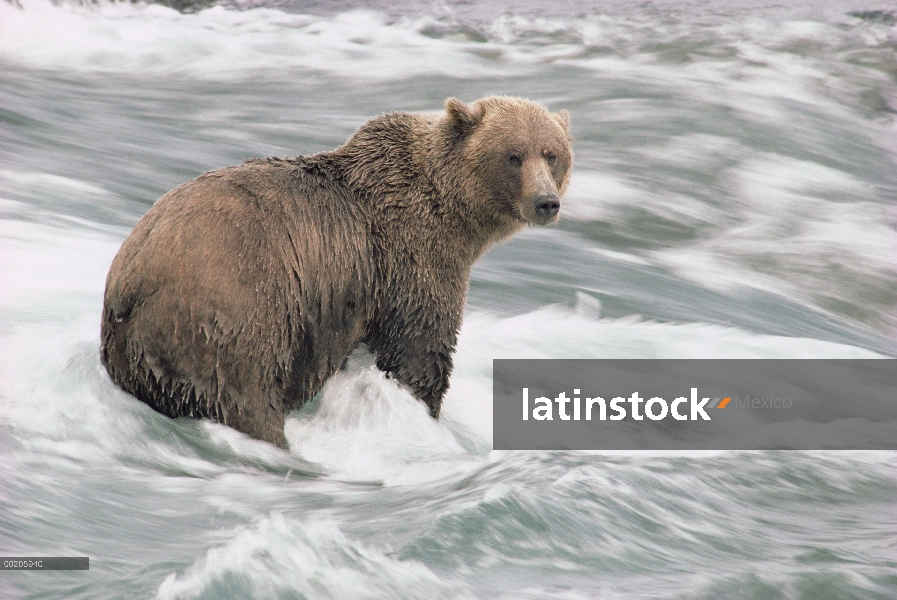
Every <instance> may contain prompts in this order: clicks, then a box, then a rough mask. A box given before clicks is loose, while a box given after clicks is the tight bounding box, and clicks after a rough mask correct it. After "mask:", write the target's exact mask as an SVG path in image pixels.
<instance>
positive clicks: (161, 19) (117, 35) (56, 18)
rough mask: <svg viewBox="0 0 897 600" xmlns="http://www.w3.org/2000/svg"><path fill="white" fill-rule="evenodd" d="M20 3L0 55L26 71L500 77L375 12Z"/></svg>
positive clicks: (448, 44)
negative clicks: (332, 14)
mask: <svg viewBox="0 0 897 600" xmlns="http://www.w3.org/2000/svg"><path fill="white" fill-rule="evenodd" d="M22 5H23V6H24V10H18V9H16V8H15V7H14V6H12V5H11V4H9V3H6V2H4V3H3V4H0V58H2V59H3V60H5V61H8V62H9V63H11V64H14V65H20V66H26V67H30V68H38V69H54V70H55V69H64V70H71V71H81V72H114V73H141V74H146V73H155V74H165V75H168V76H170V75H182V76H190V77H194V78H200V79H210V80H231V79H246V78H248V79H266V78H282V77H284V76H286V75H287V74H291V73H292V74H293V75H295V74H300V73H310V74H316V73H317V74H321V73H324V74H332V75H337V76H352V77H357V78H362V79H406V78H409V77H414V76H416V75H434V74H441V75H443V76H447V77H462V76H474V75H489V74H493V75H497V74H499V73H500V72H501V71H500V70H499V69H498V68H497V66H496V65H490V64H489V63H488V62H487V61H485V60H483V59H481V58H479V57H477V56H476V55H474V54H470V53H468V52H467V50H468V46H469V44H465V43H461V42H455V41H443V40H439V39H433V38H431V37H427V36H425V35H422V34H421V33H420V30H421V29H422V28H423V27H424V25H425V24H426V20H424V21H415V20H408V19H400V20H399V21H397V22H393V23H388V22H387V20H386V16H385V15H384V14H382V13H377V12H372V11H366V10H357V11H350V12H346V13H342V14H339V15H337V16H335V17H333V18H323V17H316V16H310V15H296V14H287V13H284V12H281V11H278V10H273V9H268V8H255V9H252V10H248V11H235V10H227V9H225V8H223V7H214V8H210V9H208V10H204V11H201V12H199V13H194V14H182V13H179V12H177V11H176V10H173V9H171V8H167V7H164V6H161V5H158V4H150V5H145V4H132V3H122V2H119V3H107V2H99V3H97V4H88V5H76V4H67V3H64V4H61V5H58V6H57V5H53V4H50V3H49V2H47V1H45V0H23V2H22Z"/></svg>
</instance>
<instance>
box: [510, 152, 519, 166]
mask: <svg viewBox="0 0 897 600" xmlns="http://www.w3.org/2000/svg"><path fill="white" fill-rule="evenodd" d="M508 162H510V163H511V164H512V165H514V166H515V167H519V166H520V165H522V164H523V161H522V160H520V156H518V155H517V154H512V155H511V156H509V157H508Z"/></svg>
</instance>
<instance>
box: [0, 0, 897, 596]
mask: <svg viewBox="0 0 897 600" xmlns="http://www.w3.org/2000/svg"><path fill="white" fill-rule="evenodd" d="M394 4H398V3H396V2H394V1H387V0H380V1H378V2H374V3H369V4H364V5H362V3H360V2H357V1H355V0H343V1H339V2H323V1H317V2H308V3H306V2H302V1H299V0H271V1H259V2H255V3H253V2H243V1H236V2H227V3H224V4H219V5H214V6H213V4H212V3H206V4H197V3H187V2H185V3H175V4H174V6H175V8H179V9H180V11H178V10H175V9H173V8H171V7H169V6H167V5H164V6H163V5H159V4H152V5H144V4H128V3H115V4H113V3H106V2H102V3H97V4H84V5H80V4H77V3H74V2H59V3H56V4H51V3H50V2H48V1H45V0H18V2H14V3H10V2H9V1H8V0H2V1H0V459H2V460H0V554H3V555H5V556H16V555H17V556H89V557H90V564H91V567H90V570H89V571H56V572H50V571H45V572H24V571H0V596H2V597H4V598H19V597H22V598H66V599H68V598H83V599H91V600H93V599H99V598H110V599H111V598H145V597H156V598H210V599H211V598H242V597H246V598H250V597H251V598H310V599H311V598H389V599H392V598H421V599H433V598H489V599H512V598H513V599H516V598H563V599H579V598H614V599H617V598H621V599H628V598H670V599H673V598H676V599H681V598H706V599H717V598H733V599H734V598H739V599H740V598H750V599H760V598H764V599H766V598H768V599H779V598H782V599H784V598H800V599H806V600H811V599H813V600H816V599H826V598H831V599H838V600H842V599H849V598H864V599H868V598H881V599H885V598H891V599H893V598H895V597H897V553H895V548H897V458H895V454H894V453H889V452H863V453H859V452H831V451H830V452H773V451H769V452H750V453H748V452H703V453H702V452H680V453H663V452H654V453H638V452H634V453H594V452H593V453H585V452H498V451H493V450H492V449H491V448H492V422H491V419H492V408H491V361H492V359H493V358H514V357H520V358H547V357H554V358H682V357H690V358H718V357H730V358H817V357H818V358H822V357H826V358H854V357H857V358H860V357H876V356H886V357H894V356H897V341H895V339H897V164H895V162H897V118H895V115H897V5H895V4H894V3H893V2H890V3H888V2H885V3H884V4H882V3H881V2H880V1H878V0H866V1H865V2H862V1H859V0H857V1H852V0H850V1H848V0H844V1H840V2H835V1H832V2H827V1H816V2H809V3H807V2H803V3H800V4H801V6H800V7H799V8H798V7H793V6H789V3H787V2H782V3H781V5H779V4H776V3H775V2H769V3H767V2H760V1H759V0H756V1H743V2H726V1H723V0H715V1H714V2H710V3H699V2H676V1H673V0H669V1H664V2H654V3H651V2H645V3H639V4H635V3H630V2H624V1H623V0H619V1H616V2H609V3H604V2H597V1H593V2H590V3H583V2H566V3H565V2H547V1H544V0H539V1H531V0H526V1H524V2H516V3H510V2H501V3H490V4H488V6H485V5H478V4H477V3H469V2H461V1H457V0H449V1H445V2H421V3H418V4H417V5H414V6H410V7H409V6H405V5H402V6H394ZM491 93H503V94H513V95H519V96H524V97H527V98H530V99H533V100H538V101H541V102H543V103H545V104H546V105H547V106H549V107H550V108H551V109H552V110H558V109H561V108H566V109H567V110H569V111H570V114H571V119H572V132H573V135H574V137H575V143H574V150H575V153H576V166H575V170H574V176H573V180H572V183H571V188H570V191H569V193H568V195H567V197H566V199H565V202H564V206H563V208H562V220H561V222H560V223H559V224H558V225H557V226H552V227H549V228H543V229H535V228H533V229H529V230H527V231H525V232H523V233H522V234H521V235H519V236H517V237H516V238H515V239H514V240H512V241H511V242H509V243H507V244H505V245H503V246H501V247H498V248H495V249H493V250H492V251H491V252H490V253H489V254H487V255H486V257H485V258H484V259H483V260H482V261H481V262H480V263H479V264H478V265H477V266H476V267H475V268H474V272H473V276H472V280H471V288H470V295H469V301H468V307H467V313H466V317H465V324H464V327H463V330H462V333H461V337H460V343H459V349H458V353H457V355H456V370H455V373H454V375H453V378H452V383H451V389H450V391H449V393H448V396H447V398H446V401H445V405H444V410H443V415H444V417H443V418H442V419H441V420H440V421H439V422H438V423H437V422H435V421H433V420H431V419H430V418H429V417H428V416H427V415H426V412H425V410H424V408H423V407H422V405H420V404H419V403H417V402H416V401H414V399H413V398H411V397H410V396H409V395H408V394H407V392H405V391H403V390H402V389H400V388H398V387H397V386H396V385H395V384H393V383H392V382H391V381H389V380H386V379H385V378H384V377H383V376H382V374H380V373H379V372H377V371H376V368H374V367H372V366H371V362H370V359H369V358H367V357H365V356H361V355H359V356H355V357H354V358H353V359H352V361H350V363H349V364H348V365H347V368H346V369H345V370H344V371H343V372H341V373H340V374H339V375H338V376H337V377H336V378H334V379H333V380H332V381H331V382H330V383H329V384H328V386H327V388H326V389H325V391H324V393H323V395H322V397H321V398H320V399H319V400H318V401H317V402H316V403H314V404H313V405H311V406H309V407H308V408H307V409H305V410H304V411H303V412H301V413H297V414H295V415H293V416H291V418H289V419H288V422H287V427H286V431H287V436H288V439H289V440H290V444H291V452H290V453H286V452H282V451H280V450H277V449H275V448H274V447H272V446H269V445H267V444H264V443H261V442H256V441H252V440H249V439H247V438H245V437H244V436H242V435H240V434H238V433H236V432H234V431H233V430H230V429H228V428H225V427H222V426H218V425H212V424H209V423H207V422H198V421H185V420H179V421H172V420H169V419H167V418H165V417H163V416H161V415H159V414H156V413H154V412H153V411H152V410H150V409H149V408H147V407H146V406H145V405H143V404H141V403H140V402H138V401H136V400H135V399H133V398H132V397H130V396H128V395H127V394H125V393H123V392H121V391H119V390H118V389H117V388H115V387H114V386H113V385H112V384H111V383H110V381H109V379H108V377H107V375H106V374H105V371H104V370H103V368H102V366H101V365H100V362H99V359H98V352H97V349H98V344H99V315H100V307H101V303H102V293H103V286H104V278H105V275H106V272H107V270H108V268H109V264H110V262H111V260H112V257H113V256H114V255H115V253H116V251H117V249H118V247H119V245H120V244H121V242H122V240H123V239H124V238H125V236H126V235H127V234H128V232H129V230H130V228H131V227H132V226H133V225H134V223H136V222H137V220H138V219H139V218H140V216H141V215H142V214H143V213H144V212H146V210H147V209H148V208H149V207H150V205H151V204H152V203H153V201H154V200H155V199H156V198H158V197H159V196H161V195H162V194H163V193H165V192H166V191H167V190H169V189H171V188H172V187H174V186H176V185H177V184H179V183H182V182H184V181H187V180H189V179H192V178H193V177H195V176H197V175H198V174H200V173H202V172H204V171H207V170H211V169H215V168H218V167H222V166H227V165H232V164H237V163H238V162H240V161H241V160H243V159H244V158H248V157H252V156H269V155H277V156H292V155H296V154H304V153H311V152H316V151H320V150H326V149H332V148H334V147H336V146H338V145H339V144H341V143H342V142H344V141H345V140H346V139H347V138H348V137H349V135H351V133H352V132H353V131H354V129H355V128H357V127H358V126H359V125H360V124H362V123H363V122H365V121H366V120H367V119H369V118H371V117H372V116H375V115H378V114H381V113H384V112H388V111H393V110H404V111H435V110H439V109H440V107H441V106H442V102H443V101H444V99H445V98H446V97H449V96H456V97H459V98H461V99H463V100H466V101H470V100H474V99H476V98H478V97H481V96H484V95H487V94H491Z"/></svg>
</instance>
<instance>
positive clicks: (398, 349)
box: [367, 313, 457, 419]
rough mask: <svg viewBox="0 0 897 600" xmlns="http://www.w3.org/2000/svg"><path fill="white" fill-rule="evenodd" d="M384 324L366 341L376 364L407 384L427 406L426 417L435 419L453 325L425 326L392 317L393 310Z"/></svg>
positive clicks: (452, 346)
mask: <svg viewBox="0 0 897 600" xmlns="http://www.w3.org/2000/svg"><path fill="white" fill-rule="evenodd" d="M414 316H417V317H419V313H417V314H415V315H414ZM385 325H386V326H385V327H380V328H378V331H377V332H376V333H375V334H374V335H373V336H371V337H372V339H370V340H368V341H367V344H368V347H370V348H371V350H373V351H374V353H375V354H376V355H377V367H378V368H379V369H380V370H381V371H385V372H386V373H387V374H388V375H389V376H391V377H393V378H395V379H397V380H398V381H400V382H401V383H403V384H404V385H406V386H408V387H409V388H410V389H411V392H412V393H413V394H414V395H415V396H416V397H417V398H418V399H420V400H422V401H423V402H424V404H426V405H427V408H429V409H430V416H432V417H433V418H434V419H437V418H439V410H440V408H441V407H442V398H443V396H444V395H445V392H446V390H447V389H448V386H449V377H450V376H451V374H452V352H454V349H455V341H456V338H457V333H456V331H457V328H456V327H455V326H453V325H452V324H450V323H443V326H442V327H440V326H438V324H436V323H429V325H430V326H429V327H426V326H424V324H422V323H421V322H420V321H418V320H409V321H404V320H399V319H396V315H395V313H393V315H392V318H391V319H389V320H388V321H387V322H386V323H385Z"/></svg>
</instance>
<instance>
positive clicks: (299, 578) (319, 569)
mask: <svg viewBox="0 0 897 600" xmlns="http://www.w3.org/2000/svg"><path fill="white" fill-rule="evenodd" d="M402 589H404V590H408V591H409V592H411V594H410V595H409V596H405V597H415V598H459V597H463V596H460V595H459V594H458V590H457V589H456V588H455V587H454V586H450V585H448V584H446V583H444V582H442V581H441V580H440V579H439V578H438V577H436V576H435V575H434V574H433V573H432V572H431V571H430V570H429V569H428V568H427V567H425V566H424V565H422V564H420V563H417V562H415V561H402V560H397V559H396V558H394V557H390V556H386V555H385V554H383V553H382V552H379V551H376V550H373V549H369V548H365V547H364V546H363V545H361V544H358V543H354V542H350V541H349V540H348V539H346V537H345V536H344V535H343V534H342V532H340V530H339V528H338V527H337V525H336V524H335V523H333V522H327V521H321V520H315V521H312V522H297V521H295V520H291V519H288V518H285V517H284V516H283V515H281V514H278V513H275V514H272V515H270V516H268V517H265V518H262V519H260V520H259V521H258V522H257V523H255V524H254V525H253V526H251V527H244V528H241V531H239V532H237V533H236V534H235V535H234V536H233V538H232V539H231V540H230V541H229V542H227V543H226V544H223V545H221V546H218V547H215V548H213V549H211V550H209V551H208V552H206V554H205V556H204V557H203V558H202V559H201V560H199V561H197V563H196V564H194V565H193V566H192V567H190V568H189V569H187V570H186V572H184V573H183V574H181V575H175V574H172V575H170V576H169V577H168V578H166V579H165V581H164V582H163V583H162V585H161V586H159V589H158V591H157V593H156V598H157V600H181V599H183V600H186V599H193V598H218V597H221V596H219V595H218V594H219V593H223V594H225V595H227V596H228V597H235V596H238V597H241V598H279V597H283V595H284V594H287V595H289V596H290V597H302V598H395V597H396V596H395V594H396V592H397V590H402ZM412 590H413V592H412ZM403 596H404V595H403Z"/></svg>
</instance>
